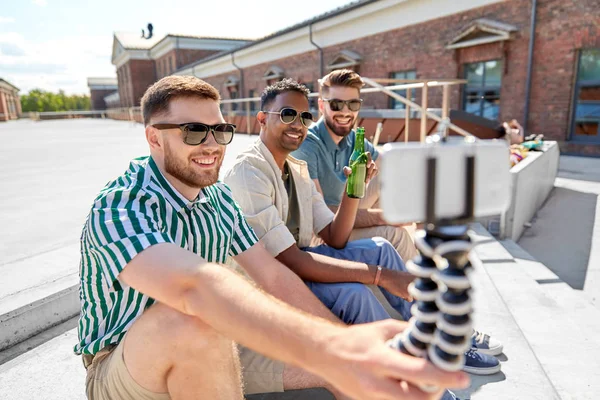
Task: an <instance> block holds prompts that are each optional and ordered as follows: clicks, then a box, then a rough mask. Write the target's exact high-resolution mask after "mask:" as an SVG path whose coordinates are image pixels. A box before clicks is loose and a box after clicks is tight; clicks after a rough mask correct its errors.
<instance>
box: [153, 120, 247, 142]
mask: <svg viewBox="0 0 600 400" xmlns="http://www.w3.org/2000/svg"><path fill="white" fill-rule="evenodd" d="M151 126H152V127H153V128H156V129H159V130H162V129H175V128H179V129H181V132H183V142H184V143H185V144H189V145H191V146H198V145H200V144H202V143H204V142H205V141H206V138H207V137H208V132H212V134H213V136H214V137H215V141H216V142H217V143H218V144H221V145H227V144H229V143H231V141H232V140H233V134H234V133H235V125H234V124H216V125H206V124H203V123H201V122H188V123H185V124H154V125H151Z"/></svg>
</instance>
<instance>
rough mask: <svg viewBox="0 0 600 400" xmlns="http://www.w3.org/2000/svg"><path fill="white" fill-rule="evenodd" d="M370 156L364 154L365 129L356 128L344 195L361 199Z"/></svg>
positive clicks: (365, 184)
mask: <svg viewBox="0 0 600 400" xmlns="http://www.w3.org/2000/svg"><path fill="white" fill-rule="evenodd" d="M369 156H370V154H368V153H365V128H363V127H358V128H356V140H355V142H354V151H353V152H352V154H351V155H350V162H349V167H350V169H351V170H352V172H351V173H350V175H349V176H348V182H347V184H346V194H347V195H348V197H350V198H353V199H362V198H363V197H364V196H365V192H366V186H367V183H366V178H367V165H368V164H369V163H370V161H371V160H370V157H369Z"/></svg>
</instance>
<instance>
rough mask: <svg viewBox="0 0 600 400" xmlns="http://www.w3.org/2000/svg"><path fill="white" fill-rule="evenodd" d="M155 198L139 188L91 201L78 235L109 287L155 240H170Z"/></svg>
mask: <svg viewBox="0 0 600 400" xmlns="http://www.w3.org/2000/svg"><path fill="white" fill-rule="evenodd" d="M160 225H161V224H160V223H159V217H158V212H157V206H156V201H155V200H154V199H153V198H152V197H151V196H150V195H149V194H147V193H145V192H144V191H142V190H140V189H139V188H125V189H124V188H119V189H116V190H110V191H107V192H105V193H102V194H101V195H100V196H99V197H98V198H97V199H96V201H95V202H94V205H93V206H92V210H91V211H90V214H89V216H88V219H87V221H86V225H85V228H84V237H82V241H81V242H82V253H84V252H86V253H87V254H88V255H89V256H91V257H92V258H93V259H94V260H96V265H98V267H99V269H100V270H101V272H102V276H103V278H104V279H105V280H106V283H107V284H108V287H109V288H113V289H115V290H118V289H119V288H120V285H119V284H118V282H117V280H118V276H119V274H120V273H121V271H123V269H124V268H125V266H126V265H127V264H128V263H129V262H130V261H131V260H132V259H133V258H134V257H135V256H136V255H137V254H139V253H141V252H142V251H143V250H145V249H147V248H148V247H150V246H152V245H155V244H158V243H173V240H172V238H171V237H170V236H169V235H168V234H167V233H166V232H163V231H162V230H161V227H160Z"/></svg>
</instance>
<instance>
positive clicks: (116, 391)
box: [83, 340, 171, 400]
mask: <svg viewBox="0 0 600 400" xmlns="http://www.w3.org/2000/svg"><path fill="white" fill-rule="evenodd" d="M124 342H125V341H124V340H121V343H119V345H118V346H107V347H106V348H104V349H102V350H100V351H99V352H98V353H96V355H95V356H94V357H93V359H91V356H89V355H83V365H84V366H85V367H86V369H87V377H86V380H85V387H86V394H87V397H88V399H90V400H114V399H119V400H167V399H170V398H171V397H170V396H169V394H168V393H154V392H151V391H149V390H147V389H144V388H143V387H141V386H140V385H138V384H137V383H136V382H135V381H134V380H133V378H132V377H131V375H130V374H129V371H128V370H127V367H126V366H125V360H124V359H123V347H124V345H123V343H124ZM90 359H91V364H90ZM88 364H89V365H88Z"/></svg>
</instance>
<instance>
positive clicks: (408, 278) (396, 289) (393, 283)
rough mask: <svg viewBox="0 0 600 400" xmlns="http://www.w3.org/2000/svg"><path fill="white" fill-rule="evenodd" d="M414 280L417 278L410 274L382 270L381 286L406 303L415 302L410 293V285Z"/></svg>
mask: <svg viewBox="0 0 600 400" xmlns="http://www.w3.org/2000/svg"><path fill="white" fill-rule="evenodd" d="M413 279H415V277H414V276H413V275H411V274H410V273H408V272H403V271H394V270H391V269H385V268H383V269H382V270H381V277H380V279H379V286H381V287H382V288H384V289H385V290H387V291H388V292H390V293H391V294H393V295H395V296H398V297H402V298H403V299H404V300H406V301H413V298H412V296H411V295H410V294H409V293H408V285H409V284H410V283H411V282H412V281H413Z"/></svg>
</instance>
